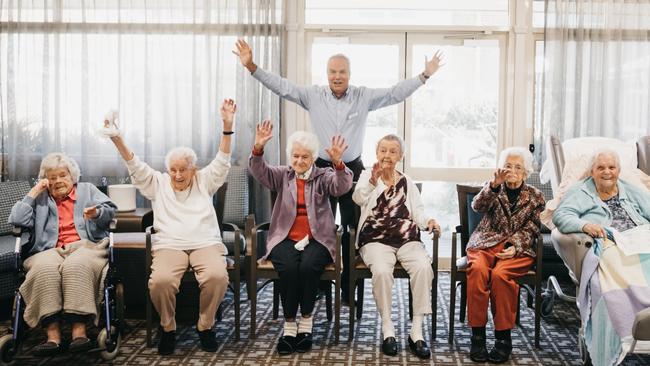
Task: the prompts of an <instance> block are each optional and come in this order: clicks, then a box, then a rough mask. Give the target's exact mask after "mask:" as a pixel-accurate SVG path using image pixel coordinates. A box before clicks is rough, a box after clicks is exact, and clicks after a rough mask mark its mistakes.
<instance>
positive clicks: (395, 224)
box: [352, 135, 440, 359]
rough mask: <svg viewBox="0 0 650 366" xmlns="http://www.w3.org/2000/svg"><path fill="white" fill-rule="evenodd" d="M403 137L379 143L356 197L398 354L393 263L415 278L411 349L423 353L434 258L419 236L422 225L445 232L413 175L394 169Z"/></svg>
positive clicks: (366, 254) (387, 337) (366, 257)
mask: <svg viewBox="0 0 650 366" xmlns="http://www.w3.org/2000/svg"><path fill="white" fill-rule="evenodd" d="M403 146H404V145H403V142H402V140H401V139H400V138H399V137H398V136H395V135H387V136H384V137H383V138H382V139H381V140H379V143H378V144H377V162H376V163H375V165H374V166H373V167H372V171H368V170H366V171H364V172H363V173H361V176H360V177H359V182H358V183H357V186H356V188H355V190H354V194H353V195H352V199H353V200H354V202H356V203H357V204H358V205H359V206H360V207H361V217H360V219H359V227H358V232H359V235H358V238H357V247H358V248H359V253H360V254H361V257H362V258H363V261H364V262H365V263H366V265H368V268H370V271H371V272H372V292H373V295H374V296H375V302H376V303H377V309H378V310H379V315H380V316H381V321H382V334H383V338H384V341H383V343H382V351H383V352H384V354H386V355H389V356H394V355H396V354H397V351H398V350H397V341H396V340H395V329H394V328H393V323H392V322H391V319H390V314H391V298H392V296H391V293H392V288H393V268H394V267H395V263H396V262H397V261H398V260H399V261H400V263H401V264H402V266H403V267H404V269H406V271H407V272H408V274H409V276H410V278H411V291H412V293H413V324H412V326H411V334H410V336H409V340H408V342H409V348H410V349H411V351H412V352H413V353H414V354H415V355H416V356H418V357H419V358H423V359H426V358H430V357H431V351H430V350H429V346H428V345H427V343H426V342H425V341H424V337H423V336H422V321H423V318H424V315H425V314H430V313H431V300H430V294H431V281H432V280H433V276H434V273H433V270H432V268H431V258H429V255H428V254H427V251H426V249H425V248H424V244H422V242H421V241H420V230H425V229H426V230H429V232H436V233H438V234H439V233H440V226H439V225H438V224H437V223H436V220H434V219H432V218H430V217H429V216H426V215H425V213H424V208H423V206H422V200H421V199H420V191H419V190H418V189H417V187H416V186H415V184H414V183H413V180H411V178H410V177H408V176H407V175H405V174H404V173H401V172H399V171H397V170H396V169H395V166H396V165H397V163H398V162H399V161H400V160H402V156H403V152H404V149H403Z"/></svg>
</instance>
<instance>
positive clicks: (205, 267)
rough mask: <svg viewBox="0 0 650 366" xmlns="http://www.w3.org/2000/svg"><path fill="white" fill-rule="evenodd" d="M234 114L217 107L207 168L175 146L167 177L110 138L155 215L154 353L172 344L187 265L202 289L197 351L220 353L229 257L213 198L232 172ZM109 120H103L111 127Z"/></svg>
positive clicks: (228, 104)
mask: <svg viewBox="0 0 650 366" xmlns="http://www.w3.org/2000/svg"><path fill="white" fill-rule="evenodd" d="M235 111H236V105H235V102H234V101H233V100H231V99H228V100H224V101H223V103H222V105H221V110H220V112H221V118H222V121H223V124H222V126H223V136H221V142H220V144H219V152H218V153H217V156H216V157H215V158H214V160H212V162H211V163H210V164H208V165H207V166H206V167H204V168H202V169H199V168H198V167H197V166H196V160H197V157H196V154H195V153H194V151H193V150H192V149H190V148H188V147H177V148H174V149H172V150H171V151H169V153H167V156H166V157H165V167H166V168H167V172H165V173H161V172H158V171H155V170H153V169H152V168H151V167H149V165H147V164H146V163H144V162H142V161H140V159H139V158H138V157H137V156H135V154H134V153H133V152H132V151H131V150H130V149H129V148H128V147H127V146H126V144H125V143H124V140H123V139H122V137H121V136H119V134H118V135H117V136H113V137H111V140H112V141H113V143H114V144H115V146H116V147H117V149H118V151H119V152H120V154H121V155H122V158H124V160H125V161H126V166H127V168H128V170H129V174H130V175H131V180H132V182H133V184H134V185H135V186H136V187H137V188H138V189H139V190H140V193H142V195H143V196H144V197H146V198H148V199H150V200H151V206H152V208H153V212H154V223H153V226H154V228H155V230H156V233H155V234H154V235H153V243H152V251H153V252H152V256H153V262H152V264H151V278H149V294H150V296H151V302H152V303H153V305H154V307H155V308H156V311H158V314H159V315H160V327H161V328H162V335H161V337H160V341H159V343H158V353H159V354H161V355H168V354H172V353H173V352H174V348H175V345H176V320H175V312H176V294H177V293H178V288H179V285H180V280H181V278H182V276H183V274H184V273H185V270H186V269H187V267H188V265H189V266H191V267H192V268H193V269H194V275H195V276H196V280H197V281H198V283H199V288H200V289H201V294H200V300H199V319H198V322H197V324H196V330H197V332H198V335H199V340H200V343H201V349H202V350H204V351H206V352H215V351H216V350H217V349H218V343H217V340H216V336H215V332H214V331H213V330H212V327H213V325H214V322H215V314H216V311H217V307H218V306H219V304H220V303H221V301H222V300H223V297H224V294H225V292H226V289H227V286H228V272H227V270H226V259H225V257H224V256H225V255H226V253H227V250H226V247H225V245H224V244H223V241H222V239H221V232H220V230H219V224H218V222H217V216H216V213H215V210H214V207H213V201H212V196H213V195H214V194H215V192H216V191H217V190H218V189H219V187H220V186H221V185H222V184H223V183H224V182H225V181H226V177H227V175H228V171H229V169H230V141H231V139H232V133H233V121H234V115H235ZM109 122H110V121H105V125H106V126H105V127H106V128H109V127H111V126H109Z"/></svg>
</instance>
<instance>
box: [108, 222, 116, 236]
mask: <svg viewBox="0 0 650 366" xmlns="http://www.w3.org/2000/svg"><path fill="white" fill-rule="evenodd" d="M115 230H117V219H112V220H111V222H109V223H108V231H109V232H111V233H114V232H115Z"/></svg>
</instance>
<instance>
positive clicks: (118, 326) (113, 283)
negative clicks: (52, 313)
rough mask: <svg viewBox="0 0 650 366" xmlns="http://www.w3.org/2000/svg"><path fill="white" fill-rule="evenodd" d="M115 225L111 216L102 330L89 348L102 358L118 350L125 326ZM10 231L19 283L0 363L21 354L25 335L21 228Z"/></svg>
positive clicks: (1, 339) (111, 356)
mask: <svg viewBox="0 0 650 366" xmlns="http://www.w3.org/2000/svg"><path fill="white" fill-rule="evenodd" d="M115 227H116V221H115V220H113V221H112V222H111V224H110V227H109V246H108V271H107V273H106V276H105V278H104V292H103V299H102V302H101V312H100V314H99V316H100V322H99V325H98V326H99V327H100V328H101V330H100V331H99V334H98V335H97V340H96V345H95V348H93V349H91V350H89V351H88V352H100V355H101V357H102V358H103V359H104V360H112V359H114V358H115V357H116V356H117V354H118V353H119V350H120V345H121V343H122V332H123V328H124V324H123V322H124V285H123V284H122V282H121V281H120V279H119V277H118V276H117V269H116V266H115V262H114V255H113V232H114V231H115ZM12 234H13V236H14V237H15V238H16V245H15V247H14V266H15V270H16V278H17V283H18V285H17V288H16V291H15V295H14V311H13V314H12V328H11V333H10V334H6V335H4V336H2V337H0V363H2V364H9V363H11V362H12V361H13V360H14V357H16V356H17V355H18V354H20V351H21V347H22V345H23V342H24V340H25V339H26V336H27V335H28V325H27V323H25V321H24V319H23V314H24V311H25V302H24V300H23V298H22V296H21V294H20V292H19V291H18V289H19V288H20V285H21V284H22V283H23V281H24V280H25V271H24V269H23V254H24V253H21V251H22V250H21V249H22V245H21V244H22V243H21V234H22V229H21V228H20V227H14V229H13V232H12Z"/></svg>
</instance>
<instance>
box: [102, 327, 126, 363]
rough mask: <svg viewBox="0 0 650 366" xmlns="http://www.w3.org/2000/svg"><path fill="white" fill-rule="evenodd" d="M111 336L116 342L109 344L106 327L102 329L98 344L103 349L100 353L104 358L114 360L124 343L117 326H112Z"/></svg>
mask: <svg viewBox="0 0 650 366" xmlns="http://www.w3.org/2000/svg"><path fill="white" fill-rule="evenodd" d="M111 337H112V338H113V341H114V342H115V343H114V344H113V345H112V346H110V345H108V344H107V341H108V337H107V334H106V329H102V330H101V331H100V332H99V334H98V335H97V346H98V347H99V348H101V349H102V351H101V353H100V355H101V356H102V358H103V359H104V360H107V361H109V360H112V359H114V358H115V356H117V354H118V353H119V352H120V345H121V344H122V335H121V334H120V332H119V331H118V330H117V328H115V327H111Z"/></svg>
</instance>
